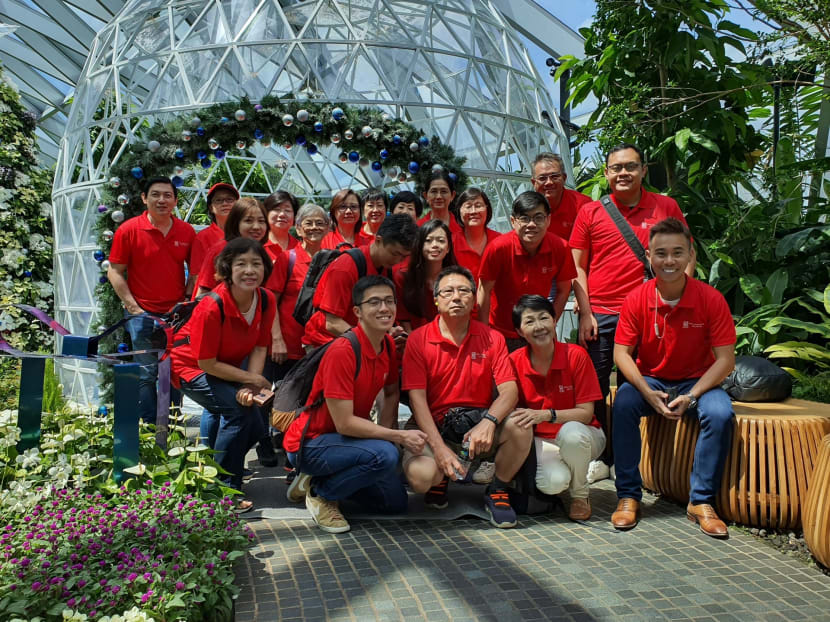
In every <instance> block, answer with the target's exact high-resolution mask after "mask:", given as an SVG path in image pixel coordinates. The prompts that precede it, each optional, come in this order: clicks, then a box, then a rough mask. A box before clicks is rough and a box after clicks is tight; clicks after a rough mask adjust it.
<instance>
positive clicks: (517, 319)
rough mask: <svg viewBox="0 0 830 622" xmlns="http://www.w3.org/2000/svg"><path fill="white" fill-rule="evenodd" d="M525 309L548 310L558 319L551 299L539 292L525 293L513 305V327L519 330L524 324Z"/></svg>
mask: <svg viewBox="0 0 830 622" xmlns="http://www.w3.org/2000/svg"><path fill="white" fill-rule="evenodd" d="M525 311H547V312H548V313H550V316H551V317H552V318H554V319H556V312H554V310H553V303H551V301H550V300H548V299H547V298H545V297H544V296H539V295H538V294H525V295H524V296H522V297H521V298H519V301H518V302H517V303H516V305H515V306H514V307H513V328H515V329H516V330H519V327H520V326H521V325H522V314H523V313H524V312H525Z"/></svg>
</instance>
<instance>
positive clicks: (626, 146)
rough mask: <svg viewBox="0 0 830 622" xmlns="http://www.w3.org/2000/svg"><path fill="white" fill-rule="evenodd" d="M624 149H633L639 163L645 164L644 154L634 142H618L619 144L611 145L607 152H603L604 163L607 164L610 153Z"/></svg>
mask: <svg viewBox="0 0 830 622" xmlns="http://www.w3.org/2000/svg"><path fill="white" fill-rule="evenodd" d="M626 149H633V150H634V151H636V152H637V155H638V156H640V164H643V165H645V163H646V156H645V154H644V153H643V150H642V149H640V148H639V147H638V146H637V145H635V144H634V143H620V144H619V145H616V146H614V147H611V149H610V150H609V151H608V153H606V154H605V164H606V166H607V165H608V158H610V157H611V154H612V153H617V152H618V151H625V150H626Z"/></svg>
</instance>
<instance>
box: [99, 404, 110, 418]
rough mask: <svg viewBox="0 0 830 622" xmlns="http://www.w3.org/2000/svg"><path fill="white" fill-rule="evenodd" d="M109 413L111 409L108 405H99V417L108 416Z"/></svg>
mask: <svg viewBox="0 0 830 622" xmlns="http://www.w3.org/2000/svg"><path fill="white" fill-rule="evenodd" d="M108 414H110V411H109V409H108V408H107V407H106V406H99V407H98V416H99V417H106V416H107V415H108Z"/></svg>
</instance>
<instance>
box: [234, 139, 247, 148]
mask: <svg viewBox="0 0 830 622" xmlns="http://www.w3.org/2000/svg"><path fill="white" fill-rule="evenodd" d="M247 146H248V145H247V144H246V143H245V141H244V140H237V141H236V148H237V149H244V148H245V147H247Z"/></svg>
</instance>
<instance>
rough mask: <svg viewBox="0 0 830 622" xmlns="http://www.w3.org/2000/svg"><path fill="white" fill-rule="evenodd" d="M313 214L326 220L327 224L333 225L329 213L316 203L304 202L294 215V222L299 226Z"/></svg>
mask: <svg viewBox="0 0 830 622" xmlns="http://www.w3.org/2000/svg"><path fill="white" fill-rule="evenodd" d="M311 216H320V218H322V219H323V220H325V221H326V225H329V226H330V225H331V218H329V213H328V212H327V211H326V210H325V209H324V208H322V207H320V206H319V205H317V204H316V203H304V204H303V206H302V207H301V208H300V209H299V210H297V213H296V214H295V215H294V224H295V225H296V226H298V227H299V226H300V225H301V224H302V223H303V221H304V220H305V219H306V218H310V217H311Z"/></svg>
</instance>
